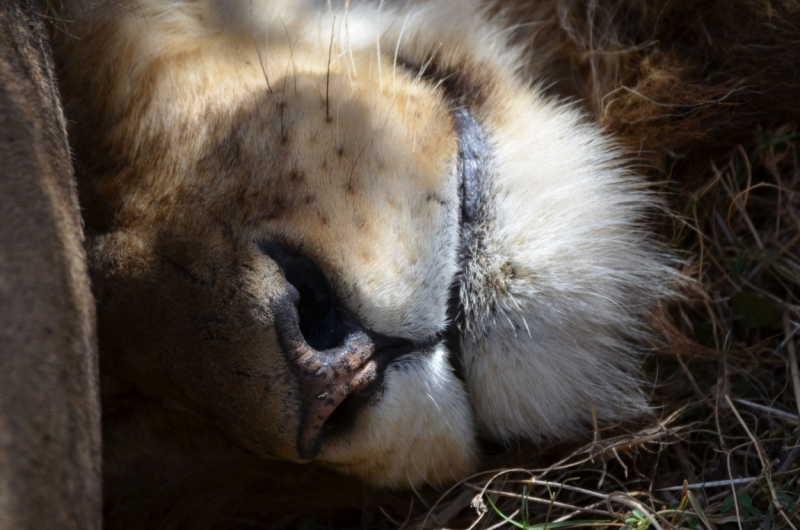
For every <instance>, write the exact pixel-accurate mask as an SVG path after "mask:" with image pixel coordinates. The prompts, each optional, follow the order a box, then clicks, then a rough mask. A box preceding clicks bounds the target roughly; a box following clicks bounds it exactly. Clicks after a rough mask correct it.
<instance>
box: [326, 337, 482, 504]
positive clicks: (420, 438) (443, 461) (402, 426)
mask: <svg viewBox="0 0 800 530" xmlns="http://www.w3.org/2000/svg"><path fill="white" fill-rule="evenodd" d="M476 449H477V441H476V435H475V426H474V422H473V413H472V408H471V405H470V403H469V400H468V398H467V393H466V390H465V388H464V385H463V384H462V383H461V381H459V380H458V379H457V378H456V377H455V375H454V374H453V372H452V369H451V368H450V366H449V364H448V363H447V351H446V350H445V348H444V347H443V346H439V347H437V348H436V349H435V350H434V351H432V352H430V353H429V354H427V355H426V356H425V357H422V358H419V359H414V360H410V361H406V362H403V363H402V364H399V365H396V366H394V367H390V368H389V370H388V371H387V373H386V382H385V385H384V388H383V392H382V395H381V397H380V400H379V401H378V402H377V403H375V404H374V405H371V406H369V407H368V408H366V409H364V410H363V411H362V412H361V413H360V414H359V416H358V418H357V420H356V422H355V424H354V426H353V427H352V429H351V430H349V431H348V432H346V433H342V434H339V435H337V436H335V437H333V438H331V439H326V440H325V441H324V443H323V446H322V451H321V453H320V455H319V457H317V459H316V460H315V461H316V462H318V463H321V464H323V465H325V466H326V467H331V468H333V469H335V470H336V471H338V472H341V473H346V474H349V475H354V476H356V477H358V478H360V479H361V480H364V481H365V482H368V483H370V484H374V485H377V486H382V487H389V488H402V487H408V486H412V487H416V486H419V485H421V484H424V483H429V484H432V485H434V486H439V485H443V484H447V483H451V482H453V481H454V480H457V479H458V478H460V477H463V476H464V475H466V474H468V473H469V472H470V471H472V470H473V469H474V468H475V466H476V465H477V451H476Z"/></svg>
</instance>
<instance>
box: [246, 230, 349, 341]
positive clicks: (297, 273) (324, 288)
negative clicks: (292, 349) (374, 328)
mask: <svg viewBox="0 0 800 530" xmlns="http://www.w3.org/2000/svg"><path fill="white" fill-rule="evenodd" d="M260 248H261V251H262V252H264V253H265V254H266V255H267V256H269V257H270V258H271V259H272V260H273V261H274V262H275V263H276V264H277V265H278V267H279V268H280V269H281V272H282V273H283V277H284V279H285V280H286V283H287V284H288V285H287V291H288V294H289V298H290V300H291V301H292V302H293V303H294V306H295V308H296V309H297V316H298V321H299V322H298V324H299V327H300V333H301V334H302V335H303V339H305V341H306V343H307V344H308V345H309V346H311V347H312V348H313V349H315V350H317V351H323V350H329V349H331V348H335V347H337V346H340V345H341V344H342V342H343V341H344V339H345V336H346V334H347V327H346V325H345V324H344V319H343V318H342V314H341V311H340V310H339V309H338V308H337V304H336V298H335V297H334V294H333V289H332V288H331V286H330V284H329V283H328V280H327V279H326V278H325V275H324V274H323V273H322V271H321V270H320V269H319V267H317V265H316V264H315V263H314V262H312V261H311V260H310V259H308V258H306V257H305V256H303V255H302V254H300V253H299V252H297V251H296V250H294V249H291V248H289V247H286V246H285V245H281V244H279V243H263V244H261V245H260Z"/></svg>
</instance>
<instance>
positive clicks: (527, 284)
mask: <svg viewBox="0 0 800 530" xmlns="http://www.w3.org/2000/svg"><path fill="white" fill-rule="evenodd" d="M128 3H129V2H126V1H121V2H115V3H113V4H111V3H98V4H95V3H93V2H83V3H82V2H74V3H64V4H65V5H64V6H62V7H61V8H60V9H61V10H62V11H61V12H58V13H57V16H56V17H55V18H56V22H55V23H54V26H53V42H54V50H55V55H56V59H57V64H58V74H59V78H60V83H61V87H62V91H63V96H64V101H65V108H66V113H67V116H68V117H69V119H70V127H71V129H70V131H69V132H70V135H71V139H72V142H73V147H74V151H75V165H76V174H77V178H78V182H79V193H80V199H81V205H82V207H83V209H84V221H85V223H86V233H87V248H88V253H89V264H90V269H91V274H92V280H93V286H94V292H95V296H96V298H97V310H98V326H99V342H100V352H101V353H100V355H101V370H102V372H103V377H104V381H106V382H108V381H115V382H117V383H119V382H122V383H123V384H122V386H125V385H127V386H125V388H134V389H135V392H136V393H137V394H136V395H139V396H142V398H141V399H147V400H150V401H148V402H149V403H160V404H161V405H158V406H163V407H167V408H170V410H172V411H175V410H179V411H181V414H185V415H186V417H189V416H191V417H192V418H195V419H197V421H201V422H204V423H205V424H207V425H211V426H213V428H214V429H217V430H219V431H221V432H222V433H224V435H225V437H226V439H228V440H231V441H232V442H233V444H234V445H235V446H237V447H239V448H244V449H245V450H247V451H250V452H252V453H255V454H257V455H259V456H261V457H266V458H269V459H278V460H284V461H290V462H302V463H304V462H315V463H318V464H320V465H323V466H325V467H329V468H331V469H333V470H336V471H339V472H342V473H346V474H350V475H354V476H356V477H358V478H360V479H362V480H364V481H367V482H369V483H371V484H376V485H381V486H388V487H408V486H414V487H415V486H417V485H420V484H423V483H431V484H434V485H441V484H446V483H449V482H453V481H455V480H458V479H459V478H462V477H464V476H466V475H467V474H468V473H470V472H471V471H472V470H474V468H475V467H476V465H477V464H478V460H479V459H478V455H479V442H478V440H479V438H480V439H481V440H490V441H495V442H500V443H508V442H511V441H514V440H519V439H528V440H533V441H535V442H538V441H542V440H557V439H563V438H565V437H568V436H571V435H574V434H576V433H579V432H582V431H584V430H585V429H587V427H588V426H589V425H591V418H592V410H594V411H595V415H596V418H597V420H598V421H600V422H601V423H605V424H608V423H611V422H617V421H620V420H626V419H631V418H634V417H636V416H638V415H641V414H643V413H646V411H647V404H646V401H645V400H644V399H643V397H642V394H641V393H640V391H639V387H638V384H637V350H638V349H639V348H640V347H641V345H642V344H643V343H644V342H645V341H646V339H647V337H648V336H649V333H650V330H649V329H648V326H647V322H648V319H649V317H650V315H651V312H652V311H653V310H654V308H656V307H658V306H659V304H661V303H662V302H663V301H664V300H666V299H668V298H669V297H671V296H672V295H673V285H674V282H675V280H676V279H677V278H678V275H677V273H676V272H675V271H674V270H673V269H672V268H671V267H670V265H669V261H670V258H669V256H668V255H667V254H665V253H664V252H663V251H662V250H660V249H659V248H658V246H657V245H656V244H655V243H654V242H653V241H651V239H650V237H649V236H648V230H647V228H646V226H645V220H646V217H647V215H649V213H650V212H651V211H652V209H653V207H654V206H655V205H656V204H655V203H656V201H657V199H656V198H654V196H653V194H652V193H651V192H650V191H648V190H647V189H646V187H645V185H644V184H643V183H642V182H641V181H640V179H639V178H637V176H636V175H635V174H634V173H632V172H631V171H630V170H629V169H627V165H626V160H625V157H624V155H623V153H621V152H620V150H619V149H618V148H617V147H616V146H615V143H614V141H613V139H612V138H609V137H607V136H606V135H604V134H603V133H602V132H601V131H600V130H599V127H597V126H596V125H594V124H592V123H589V122H587V121H586V120H585V119H584V118H583V117H582V116H581V113H580V112H579V111H578V110H576V109H575V108H574V107H572V106H570V105H566V104H564V103H561V102H558V101H553V100H550V99H547V98H545V97H543V96H542V95H541V94H540V92H539V91H538V90H537V88H536V86H531V85H530V84H528V82H527V81H525V80H521V79H519V78H518V77H517V75H516V70H515V68H516V65H517V64H518V62H519V61H520V57H519V56H518V54H517V52H516V51H515V50H514V49H512V48H510V47H509V46H507V44H506V43H505V40H504V36H503V35H504V33H503V32H502V30H501V27H500V26H499V25H496V24H495V23H494V22H492V21H491V20H487V18H486V16H485V13H484V11H483V10H482V7H481V6H480V3H479V2H474V1H469V2H468V1H462V2H451V1H446V0H430V1H420V2H408V3H406V2H398V3H395V2H385V3H384V2H366V1H365V2H355V1H354V2H352V5H350V3H349V2H348V3H347V4H348V6H347V7H345V5H344V4H345V3H344V2H342V3H341V4H342V5H341V6H340V5H338V3H337V2H333V3H332V4H333V5H332V6H331V5H330V4H326V3H325V2H312V1H310V0H307V1H298V0H292V1H285V0H284V1H282V0H276V1H269V2H266V1H255V2H249V1H244V0H241V1H239V0H231V1H228V2H222V1H218V0H207V1H196V2H171V1H164V0H137V1H136V2H130V4H131V5H127V4H128ZM329 6H330V7H329ZM113 388H114V386H113V385H111V384H110V383H104V400H105V401H104V408H105V410H106V411H108V410H111V409H113V408H114V407H116V406H118V403H117V402H115V401H114V400H115V399H116V397H115V394H114V392H113ZM114 410H116V409H114ZM108 417H109V418H111V417H112V416H111V415H109V416H108ZM135 420H136V418H135V417H130V418H127V419H126V422H128V423H130V422H134V421H135ZM104 421H106V427H105V429H106V433H107V434H106V442H105V443H106V455H107V457H106V458H107V461H109V462H111V464H108V465H109V466H110V468H114V469H117V468H119V466H122V465H123V464H121V463H119V462H125V461H135V459H128V460H126V458H127V457H126V456H125V455H126V454H128V453H126V451H128V452H130V451H135V450H136V449H135V446H136V442H135V441H133V440H125V441H124V443H123V442H119V438H120V437H116V438H115V437H114V436H113V432H112V433H111V435H109V434H108V433H109V430H113V429H114V425H115V424H114V422H113V421H112V420H111V419H108V420H104ZM175 429H176V430H179V427H175ZM176 435H177V434H176ZM115 440H117V442H115ZM115 444H116V445H115ZM220 447H221V448H220V449H219V451H225V450H226V448H225V447H226V446H225V444H222V445H221V446H220ZM114 462H117V463H114ZM115 466H116V467H115Z"/></svg>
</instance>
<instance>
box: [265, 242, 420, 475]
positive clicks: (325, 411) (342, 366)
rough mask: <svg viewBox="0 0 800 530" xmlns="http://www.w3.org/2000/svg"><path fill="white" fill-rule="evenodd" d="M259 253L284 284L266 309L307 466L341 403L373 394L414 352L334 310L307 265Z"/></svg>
mask: <svg viewBox="0 0 800 530" xmlns="http://www.w3.org/2000/svg"><path fill="white" fill-rule="evenodd" d="M261 249H262V251H264V253H265V254H267V256H269V257H270V258H271V259H273V260H274V261H275V262H276V263H277V264H278V266H279V267H280V269H281V272H282V273H283V276H284V278H285V279H286V295H285V296H284V297H281V298H280V299H279V300H277V301H275V302H274V303H273V304H272V311H273V321H274V323H275V331H276V334H277V338H278V343H279V344H280V347H281V349H282V350H283V354H284V356H285V357H286V361H287V363H288V365H289V368H290V369H291V370H292V372H293V373H294V375H295V377H296V379H297V382H298V386H299V390H300V398H301V401H302V403H301V407H300V408H301V410H300V422H299V427H298V432H297V453H298V456H299V457H300V458H301V459H304V460H311V459H313V458H314V457H316V456H317V455H318V454H319V452H320V449H321V447H322V434H323V427H324V426H325V423H326V421H327V420H328V419H329V418H330V417H331V415H332V414H333V412H334V411H335V410H336V409H337V408H338V407H339V405H341V404H342V402H343V401H344V400H345V398H347V397H348V396H350V395H352V394H354V393H358V392H364V391H366V390H368V389H370V388H374V387H375V386H376V385H377V384H379V382H380V379H381V377H382V375H383V372H384V371H385V369H386V367H387V366H388V365H389V364H390V363H391V362H392V361H393V360H395V359H397V358H398V357H399V356H402V355H405V354H407V353H410V352H411V351H414V350H415V349H416V348H415V344H414V343H413V342H412V341H410V340H406V339H400V338H394V337H387V336H384V335H380V334H378V333H375V332H373V331H370V330H368V329H367V328H366V326H364V325H363V324H362V323H361V322H360V321H359V320H358V319H357V318H356V317H354V316H353V315H350V314H347V313H346V312H345V311H344V310H342V309H341V308H339V307H337V306H338V304H337V303H336V300H335V296H334V294H333V289H332V288H331V287H330V286H329V284H328V282H327V281H326V280H325V277H324V276H323V274H322V273H321V272H320V270H319V269H318V268H317V267H316V265H315V264H314V263H313V262H311V261H310V260H309V259H307V258H305V257H304V256H301V255H299V253H297V252H296V251H293V250H291V249H288V248H286V247H285V246H283V245H278V244H274V243H272V244H265V245H262V246H261Z"/></svg>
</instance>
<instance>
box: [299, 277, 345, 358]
mask: <svg viewBox="0 0 800 530" xmlns="http://www.w3.org/2000/svg"><path fill="white" fill-rule="evenodd" d="M287 282H289V284H290V285H293V286H294V287H295V289H297V291H298V292H299V293H300V298H299V300H298V302H297V304H296V306H295V307H297V316H298V319H299V325H300V333H301V334H302V335H303V338H304V339H305V341H306V343H308V345H309V346H311V347H312V348H314V349H315V350H317V351H323V350H329V349H331V348H334V347H336V346H338V345H340V344H341V343H342V341H343V340H344V336H345V331H344V329H343V328H344V326H343V325H342V321H341V318H339V314H338V312H337V311H336V307H335V304H334V300H333V298H332V296H331V295H330V293H328V292H325V290H320V289H319V286H314V285H308V284H304V283H300V282H297V281H295V282H292V281H291V280H290V279H289V278H287Z"/></svg>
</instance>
